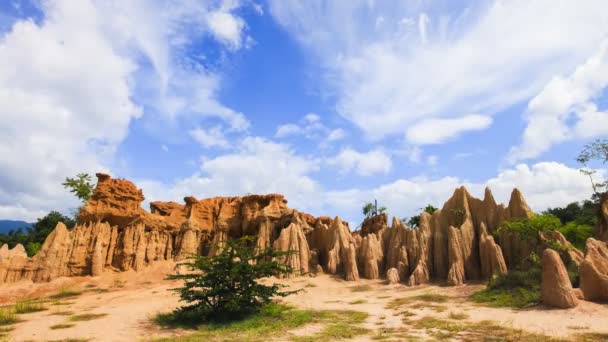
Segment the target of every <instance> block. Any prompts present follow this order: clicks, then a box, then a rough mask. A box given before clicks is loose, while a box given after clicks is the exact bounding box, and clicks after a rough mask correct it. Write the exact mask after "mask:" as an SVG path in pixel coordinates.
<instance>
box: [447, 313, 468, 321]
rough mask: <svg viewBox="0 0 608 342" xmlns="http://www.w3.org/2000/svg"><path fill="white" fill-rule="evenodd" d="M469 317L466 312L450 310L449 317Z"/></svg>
mask: <svg viewBox="0 0 608 342" xmlns="http://www.w3.org/2000/svg"><path fill="white" fill-rule="evenodd" d="M469 317H470V316H469V315H467V314H466V313H464V312H450V314H449V315H448V318H449V319H455V320H459V321H460V320H463V319H467V318H469Z"/></svg>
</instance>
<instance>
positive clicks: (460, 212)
mask: <svg viewBox="0 0 608 342" xmlns="http://www.w3.org/2000/svg"><path fill="white" fill-rule="evenodd" d="M450 212H451V213H452V216H453V217H454V222H455V223H456V226H457V227H460V226H462V224H463V223H464V220H465V219H466V215H467V213H466V212H465V211H464V209H450Z"/></svg>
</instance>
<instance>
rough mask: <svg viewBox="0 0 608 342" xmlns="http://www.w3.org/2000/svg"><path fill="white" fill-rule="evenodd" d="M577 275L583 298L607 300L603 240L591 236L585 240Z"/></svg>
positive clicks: (607, 274)
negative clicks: (582, 258)
mask: <svg viewBox="0 0 608 342" xmlns="http://www.w3.org/2000/svg"><path fill="white" fill-rule="evenodd" d="M579 276H580V288H581V291H582V292H583V296H584V298H585V300H599V301H606V300H608V246H607V245H606V243H605V242H602V241H598V240H595V239H593V238H589V239H588V240H587V243H586V245H585V260H583V261H582V262H581V263H580V265H579Z"/></svg>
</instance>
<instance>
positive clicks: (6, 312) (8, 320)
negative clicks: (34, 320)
mask: <svg viewBox="0 0 608 342" xmlns="http://www.w3.org/2000/svg"><path fill="white" fill-rule="evenodd" d="M17 322H19V318H17V314H16V313H15V310H14V309H13V308H7V307H5V308H0V326H2V325H11V324H15V323H17Z"/></svg>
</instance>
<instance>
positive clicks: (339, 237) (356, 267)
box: [0, 174, 608, 307]
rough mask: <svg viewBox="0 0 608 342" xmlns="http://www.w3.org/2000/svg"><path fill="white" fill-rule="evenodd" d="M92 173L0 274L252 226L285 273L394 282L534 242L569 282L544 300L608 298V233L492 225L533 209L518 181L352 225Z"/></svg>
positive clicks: (209, 247) (112, 264)
mask: <svg viewBox="0 0 608 342" xmlns="http://www.w3.org/2000/svg"><path fill="white" fill-rule="evenodd" d="M97 177H98V180H99V181H98V184H97V187H96V189H95V191H94V194H93V196H92V198H91V199H90V200H89V201H88V202H87V203H86V205H85V206H84V207H83V208H82V210H81V211H80V213H79V215H78V220H77V221H78V222H77V225H76V226H75V227H74V228H73V229H72V230H68V229H67V228H66V227H65V226H64V225H63V224H59V225H58V226H57V227H56V229H55V230H54V231H53V232H52V233H51V234H50V235H49V236H48V238H47V239H46V241H45V242H44V244H43V246H42V247H41V250H40V252H39V253H38V254H37V255H35V256H34V257H32V258H28V257H27V255H26V254H25V250H24V249H23V247H22V246H20V245H18V246H16V247H15V248H13V249H12V250H9V249H8V247H7V246H6V245H5V246H2V247H1V248H0V283H3V282H14V281H19V280H23V279H26V280H32V281H49V280H51V279H54V278H57V277H61V276H79V275H93V276H97V275H100V274H102V273H104V272H108V271H126V270H135V271H138V270H140V269H142V268H143V267H146V266H147V265H149V264H151V263H154V262H156V261H163V260H168V261H179V260H183V259H184V258H187V257H189V256H191V255H196V254H198V255H213V254H214V253H217V249H218V248H222V245H223V243H224V242H225V241H226V239H230V238H238V237H240V236H243V235H251V236H255V237H256V246H258V247H259V248H266V247H269V246H273V247H275V248H277V249H279V250H282V251H287V250H295V251H297V253H295V254H291V255H288V256H286V257H285V259H284V260H283V261H284V262H285V263H288V264H289V265H291V266H292V267H293V268H294V269H295V270H296V272H295V273H294V274H293V275H290V276H297V275H302V274H314V273H316V272H325V273H329V274H340V275H342V276H343V277H344V278H345V279H346V280H358V279H359V278H360V277H364V278H368V279H376V278H381V277H386V278H387V280H388V281H389V283H398V282H401V283H404V284H406V285H409V286H414V285H419V284H423V283H427V282H430V281H436V282H439V283H443V284H448V285H460V284H463V283H465V282H467V281H470V280H481V279H488V278H489V277H491V276H492V275H494V274H497V273H505V272H507V270H508V269H510V268H513V267H514V266H515V265H517V263H519V262H520V261H521V260H522V259H523V258H525V257H527V256H528V255H529V254H530V253H531V252H532V251H534V252H536V253H538V254H539V255H541V254H542V255H545V254H546V255H547V256H546V258H544V259H546V260H544V261H546V262H545V263H546V264H547V265H549V266H547V267H552V268H553V269H556V270H559V271H560V272H561V273H560V274H559V276H555V277H551V276H550V274H548V275H547V279H549V280H548V281H549V282H550V283H551V282H554V280H555V279H557V280H559V284H557V285H555V284H553V285H555V286H558V288H560V289H564V290H563V291H562V292H561V293H562V294H563V295H562V296H561V297H556V298H548V299H547V300H546V302H547V303H557V304H555V305H559V306H562V307H566V306H570V305H576V300H575V299H573V297H572V293H579V294H580V296H581V297H584V298H585V299H588V300H606V299H608V247H607V246H606V243H604V242H601V241H597V240H594V239H590V240H589V241H588V242H587V247H586V253H585V254H583V253H582V252H581V251H578V250H576V249H575V248H573V247H572V246H571V245H570V243H569V242H568V241H567V240H566V239H565V238H564V237H563V236H562V235H561V234H560V233H558V232H543V233H542V234H540V235H539V239H540V244H537V245H531V244H530V243H528V242H526V241H523V240H521V239H519V238H518V237H517V236H512V235H509V234H504V233H502V232H500V233H499V231H498V227H499V226H500V223H501V222H502V221H504V220H507V219H514V218H525V217H530V216H531V215H532V211H531V210H530V208H529V207H528V205H527V204H526V202H525V200H524V199H523V196H522V194H521V193H520V192H519V191H518V190H517V189H515V190H514V191H513V192H512V194H511V199H510V201H509V205H508V206H505V205H502V204H497V203H496V201H495V200H494V197H493V196H492V193H491V191H490V190H489V189H486V191H485V195H484V198H483V199H482V200H480V199H477V198H474V197H472V196H471V195H470V194H469V193H468V191H467V190H466V189H465V188H464V187H461V188H458V189H456V190H455V191H454V194H453V195H452V197H451V198H450V199H449V200H448V201H447V202H446V203H445V204H444V206H443V207H442V208H441V209H440V210H437V211H436V212H435V213H433V214H432V215H431V214H428V213H422V214H421V217H420V225H419V227H418V228H416V229H412V228H410V227H408V226H406V225H405V224H404V223H403V222H401V221H400V220H398V219H396V218H395V219H393V220H392V223H391V226H390V227H389V226H388V218H387V217H386V215H384V214H381V215H377V216H373V217H371V218H369V219H367V220H365V221H364V222H363V224H362V229H361V230H360V231H358V232H351V231H350V229H349V225H348V223H347V222H343V221H342V220H341V219H340V218H338V217H336V218H334V219H332V218H329V217H326V216H322V217H318V218H316V217H313V216H311V215H309V214H305V213H301V212H298V211H297V210H294V209H290V208H288V207H287V201H286V200H285V198H284V197H283V196H282V195H278V194H269V195H251V196H245V197H213V198H208V199H203V200H197V199H196V198H194V197H186V198H184V204H179V203H175V202H152V203H150V212H147V211H145V210H143V209H142V208H141V203H142V201H143V200H144V196H143V194H142V192H141V190H139V189H138V188H137V187H136V186H135V185H134V184H133V183H131V182H130V181H128V180H123V179H112V178H111V177H110V176H108V175H105V174H98V175H97ZM495 237H498V240H495ZM549 241H551V242H553V243H555V242H557V243H559V244H561V245H563V246H565V247H566V248H564V251H562V252H561V254H560V257H561V262H563V264H560V263H558V262H557V261H556V259H555V255H553V254H551V253H549V252H547V253H548V254H547V253H543V251H544V250H545V249H546V248H547V247H550V244H549ZM564 264H565V265H568V267H578V266H579V265H580V284H581V288H580V289H576V291H573V292H570V290H569V289H570V288H571V284H569V280H567V279H565V278H564V277H563V272H562V271H563V269H562V268H563V267H565V266H564ZM557 280H555V281H557ZM549 285H551V284H549ZM549 285H547V281H545V284H544V285H543V286H544V288H545V289H551V287H550V286H549ZM569 285H570V287H568V286H569ZM548 286H549V287H548ZM555 288H556V287H553V289H555Z"/></svg>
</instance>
